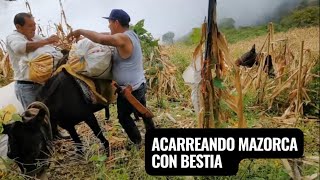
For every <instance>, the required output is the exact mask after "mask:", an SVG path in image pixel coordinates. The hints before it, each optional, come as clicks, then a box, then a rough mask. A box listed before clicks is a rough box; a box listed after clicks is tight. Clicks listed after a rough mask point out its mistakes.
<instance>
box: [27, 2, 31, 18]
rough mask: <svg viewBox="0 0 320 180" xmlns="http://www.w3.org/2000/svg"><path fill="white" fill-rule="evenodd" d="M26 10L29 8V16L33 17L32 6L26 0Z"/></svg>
mask: <svg viewBox="0 0 320 180" xmlns="http://www.w3.org/2000/svg"><path fill="white" fill-rule="evenodd" d="M26 8H27V11H28V12H29V14H31V15H32V11H31V8H30V4H29V2H28V1H27V0H26Z"/></svg>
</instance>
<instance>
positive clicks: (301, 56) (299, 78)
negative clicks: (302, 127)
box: [295, 41, 304, 117]
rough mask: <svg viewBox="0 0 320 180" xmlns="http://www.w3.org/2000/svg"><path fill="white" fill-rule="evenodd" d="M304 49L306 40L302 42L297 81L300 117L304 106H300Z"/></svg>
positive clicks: (298, 113) (297, 109)
mask: <svg viewBox="0 0 320 180" xmlns="http://www.w3.org/2000/svg"><path fill="white" fill-rule="evenodd" d="M303 49H304V41H302V42H301V52H300V53H301V54H300V59H299V73H298V82H297V85H298V86H297V90H298V92H297V104H296V110H295V112H296V116H297V117H300V116H301V115H302V114H303V113H302V111H303V110H302V106H301V107H300V104H301V101H302V100H301V89H302V87H301V86H302V84H301V74H302V63H303Z"/></svg>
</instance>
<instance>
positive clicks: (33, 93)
mask: <svg viewBox="0 0 320 180" xmlns="http://www.w3.org/2000/svg"><path fill="white" fill-rule="evenodd" d="M41 87H42V85H40V84H18V83H17V82H16V83H15V84H14V89H15V93H16V96H17V99H18V100H19V101H20V102H21V104H22V107H23V109H24V110H26V109H27V107H28V105H29V104H30V103H32V102H34V101H36V97H37V95H38V93H39V91H40V88H41Z"/></svg>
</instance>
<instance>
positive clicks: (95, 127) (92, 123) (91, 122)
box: [85, 114, 110, 156]
mask: <svg viewBox="0 0 320 180" xmlns="http://www.w3.org/2000/svg"><path fill="white" fill-rule="evenodd" d="M85 122H86V123H87V124H88V126H89V127H90V128H91V130H92V131H93V133H94V135H96V136H97V137H98V138H99V139H100V141H101V142H102V143H103V145H104V147H105V148H106V152H107V156H109V155H110V149H109V141H108V140H107V139H106V138H105V137H104V136H103V133H102V131H101V128H100V126H99V124H98V121H97V119H96V117H95V116H94V115H93V114H91V115H90V116H89V117H88V118H87V120H86V121H85Z"/></svg>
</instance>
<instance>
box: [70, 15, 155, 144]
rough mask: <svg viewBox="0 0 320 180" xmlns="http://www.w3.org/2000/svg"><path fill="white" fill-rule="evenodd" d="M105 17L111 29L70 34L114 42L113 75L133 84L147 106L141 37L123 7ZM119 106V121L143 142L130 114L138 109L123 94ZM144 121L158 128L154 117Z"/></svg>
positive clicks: (122, 83)
mask: <svg viewBox="0 0 320 180" xmlns="http://www.w3.org/2000/svg"><path fill="white" fill-rule="evenodd" d="M103 18H105V19H108V20H109V28H110V31H111V32H110V33H97V32H94V31H89V30H84V29H78V30H76V31H73V32H72V33H70V34H69V35H68V36H67V38H68V39H70V38H76V39H78V38H80V36H81V35H82V36H84V37H86V38H88V39H90V40H91V41H93V42H96V43H100V44H102V45H109V46H114V47H115V48H116V50H115V52H114V54H113V64H112V75H113V79H114V80H115V81H116V82H117V83H118V84H119V85H120V86H121V87H125V86H126V85H131V86H132V88H133V91H132V94H133V96H135V98H136V99H137V100H138V101H140V103H141V104H143V105H144V106H146V98H145V94H146V79H145V75H144V70H143V56H142V50H141V46H140V40H139V37H138V36H137V34H136V33H135V32H133V31H132V30H130V29H129V22H130V16H129V15H128V14H127V13H126V12H125V11H123V10H122V9H113V10H112V11H111V13H110V15H109V16H108V17H103ZM117 109H118V118H119V122H120V124H121V125H122V127H123V128H124V130H125V131H126V133H127V134H128V136H129V138H130V140H131V141H132V142H134V143H135V144H140V142H141V135H140V132H139V130H138V128H137V126H136V124H135V122H134V121H133V119H132V118H131V116H130V115H131V114H132V113H133V112H134V111H135V109H134V108H133V106H132V105H131V104H130V103H129V102H128V101H127V100H126V99H125V97H123V96H121V95H119V96H118V99H117ZM143 121H144V124H145V127H146V130H147V131H149V130H151V129H154V128H155V127H154V123H153V120H152V119H151V118H149V119H147V118H143Z"/></svg>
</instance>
